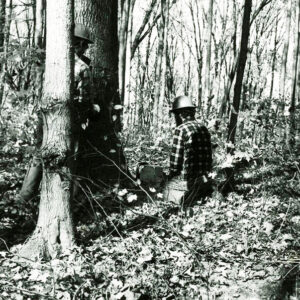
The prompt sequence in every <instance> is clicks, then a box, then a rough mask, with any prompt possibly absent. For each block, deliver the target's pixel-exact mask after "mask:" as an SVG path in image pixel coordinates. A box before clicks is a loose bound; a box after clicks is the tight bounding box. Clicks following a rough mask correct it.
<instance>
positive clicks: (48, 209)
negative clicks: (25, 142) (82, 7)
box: [20, 0, 75, 259]
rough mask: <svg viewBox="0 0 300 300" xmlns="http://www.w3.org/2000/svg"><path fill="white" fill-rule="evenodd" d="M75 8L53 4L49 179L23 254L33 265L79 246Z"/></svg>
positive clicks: (44, 107) (45, 147)
mask: <svg viewBox="0 0 300 300" xmlns="http://www.w3.org/2000/svg"><path fill="white" fill-rule="evenodd" d="M73 13H74V2H73V1H72V0H51V1H48V3H47V42H46V51H47V56H46V66H45V67H46V69H45V85H44V91H43V99H42V101H41V103H40V109H41V111H42V113H43V118H44V122H43V124H44V128H43V129H44V136H43V143H42V147H41V159H42V161H43V179H42V189H41V200H40V206H39V217H38V222H37V226H36V229H35V231H34V233H33V235H32V236H31V238H30V239H29V240H28V242H27V243H26V244H25V245H24V246H23V248H22V249H21V251H20V254H21V256H25V257H29V258H32V259H40V258H45V257H46V258H47V257H49V258H54V257H56V256H57V255H58V254H59V253H66V251H67V250H68V249H70V248H71V247H73V246H74V243H75V238H74V230H73V222H72V214H71V210H70V200H71V195H72V171H71V170H72V168H73V163H74V162H73V159H72V157H74V155H73V154H74V153H73V152H74V145H73V124H72V123H73V117H72V113H71V107H72V105H73V103H72V100H73V83H74V52H73V47H72V40H73V30H74V15H73Z"/></svg>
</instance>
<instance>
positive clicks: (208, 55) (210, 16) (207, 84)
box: [205, 0, 214, 116]
mask: <svg viewBox="0 0 300 300" xmlns="http://www.w3.org/2000/svg"><path fill="white" fill-rule="evenodd" d="M213 3H214V2H213V0H210V1H209V8H208V18H207V23H208V24H207V25H208V28H207V45H206V60H205V100H206V103H207V116H209V114H210V107H211V100H210V99H211V81H210V80H211V78H210V62H211V40H212V28H213Z"/></svg>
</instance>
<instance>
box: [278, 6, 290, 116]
mask: <svg viewBox="0 0 300 300" xmlns="http://www.w3.org/2000/svg"><path fill="white" fill-rule="evenodd" d="M292 3H293V0H290V4H289V5H287V6H286V24H287V25H286V29H285V34H284V36H283V38H284V45H283V53H282V62H281V80H280V91H279V93H280V95H281V97H282V101H283V105H282V113H283V112H284V106H285V85H286V76H287V74H286V73H287V72H286V69H287V59H288V53H289V46H290V32H291V11H292Z"/></svg>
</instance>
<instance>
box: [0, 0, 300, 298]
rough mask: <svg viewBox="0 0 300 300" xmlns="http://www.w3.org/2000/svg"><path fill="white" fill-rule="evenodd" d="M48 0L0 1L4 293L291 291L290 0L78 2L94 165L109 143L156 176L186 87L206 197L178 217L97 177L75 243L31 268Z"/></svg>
mask: <svg viewBox="0 0 300 300" xmlns="http://www.w3.org/2000/svg"><path fill="white" fill-rule="evenodd" d="M57 1H58V0H57ZM47 2H48V3H46V2H45V1H42V0H23V1H21V0H1V4H0V10H1V15H0V51H1V52H0V68H1V73H0V116H1V117H0V127H1V131H0V145H1V148H0V166H1V168H0V197H1V199H0V218H1V219H0V247H1V251H2V252H0V259H1V260H0V261H1V265H0V269H1V271H2V272H1V274H0V282H1V286H0V293H1V296H0V297H3V299H48V298H50V299H200V296H201V297H202V299H299V247H300V246H299V243H300V239H299V233H298V232H299V229H300V213H299V211H300V210H299V208H300V207H299V206H300V204H299V196H300V182H299V179H300V177H299V175H300V170H299V152H300V151H299V150H300V149H299V145H300V143H299V118H300V115H299V105H300V102H299V97H300V65H299V64H300V61H299V57H300V53H299V51H300V50H299V49H300V2H299V1H297V0H287V1H283V0H260V1H258V0H257V1H255V0H253V1H250V0H245V1H242V0H240V1H234V0H232V1H231V0H226V1H223V0H222V1H221V0H214V1H213V0H202V1H200V0H177V1H176V0H166V1H159V0H147V1H138V0H120V1H105V0H98V1H94V2H93V3H91V2H90V1H88V0H76V1H75V9H74V18H75V21H76V22H79V23H84V24H86V25H87V26H89V28H90V29H91V31H92V34H93V37H94V38H95V44H94V45H93V46H92V47H91V49H90V51H89V53H88V55H87V56H89V57H90V58H91V60H92V64H93V66H94V69H93V70H94V73H93V74H94V76H95V78H96V79H97V82H98V85H97V89H98V91H99V94H101V97H100V100H99V101H100V102H99V103H100V108H101V110H102V111H104V116H103V120H104V121H103V122H100V124H98V123H97V124H96V125H95V124H94V125H95V127H94V128H93V123H91V125H90V128H91V131H90V132H89V134H90V136H91V139H92V142H93V143H94V144H96V145H97V148H98V145H99V149H100V150H101V151H102V152H103V153H104V155H105V156H108V160H106V159H104V161H101V164H99V165H101V166H104V167H103V168H100V171H98V173H101V174H104V177H105V174H106V173H105V166H106V164H107V162H109V163H111V162H112V161H116V162H117V163H118V164H119V163H120V161H118V160H117V159H115V158H114V155H115V154H116V153H119V151H123V152H124V154H125V157H126V161H127V164H128V168H129V170H130V171H133V170H134V169H135V167H136V166H137V165H138V163H139V162H142V161H143V162H147V163H150V164H156V165H160V166H163V167H165V168H166V170H167V167H168V157H169V151H170V143H171V137H172V129H173V128H174V120H173V119H172V116H171V115H170V114H169V109H170V106H171V103H172V100H173V98H174V97H175V96H178V95H181V94H186V95H189V96H191V97H192V99H193V100H194V101H195V104H196V105H197V106H198V109H197V117H198V118H199V119H200V120H201V121H202V122H203V123H204V124H205V125H206V126H208V128H209V130H210V132H211V134H212V140H213V143H214V145H215V147H214V167H213V172H212V174H211V176H212V177H213V178H214V180H215V183H216V184H215V192H214V193H213V195H212V197H210V198H208V199H206V200H207V201H206V203H205V204H202V205H200V204H196V205H195V206H193V207H192V208H191V209H189V210H187V211H181V210H180V209H179V208H178V207H176V206H174V205H173V204H171V203H166V202H165V201H164V200H163V199H162V194H161V190H159V188H157V187H151V186H150V187H149V186H148V187H146V188H144V187H140V186H139V185H138V184H137V185H134V183H135V180H134V179H130V180H129V181H130V182H131V183H132V184H131V185H130V184H129V185H128V184H127V185H126V184H122V183H119V184H114V185H113V184H112V185H107V184H103V185H102V184H101V183H99V182H97V181H96V180H94V178H93V180H94V181H93V182H94V183H97V185H96V187H95V186H94V187H93V188H90V187H89V186H88V185H86V186H84V195H85V197H82V199H80V201H77V202H76V203H75V204H74V207H72V214H73V215H74V221H75V228H76V232H75V233H74V236H75V237H76V240H77V244H76V246H75V245H74V246H73V248H72V250H68V251H62V252H57V253H55V255H51V254H50V258H51V259H50V260H49V257H48V259H44V260H42V261H39V262H36V261H35V259H34V258H36V257H34V256H35V254H36V252H35V251H30V249H29V250H28V248H26V246H28V244H29V243H30V239H28V240H26V239H27V238H28V237H30V234H31V233H32V232H33V230H34V228H35V227H36V225H37V215H38V209H39V200H40V196H39V195H37V196H36V197H35V198H34V199H31V200H30V201H22V199H20V198H19V197H18V196H19V191H20V189H21V187H22V183H23V180H24V178H25V175H26V172H27V170H28V169H29V167H30V165H31V160H32V157H33V156H35V155H36V153H37V149H39V147H40V144H41V140H42V138H43V137H42V135H41V124H40V119H39V117H38V113H39V111H40V110H41V109H44V110H45V111H46V110H47V105H46V102H45V100H43V101H44V102H43V101H42V100H41V99H45V94H46V93H45V90H43V88H44V89H45V87H46V91H47V93H50V94H51V88H52V89H53V86H51V84H49V82H48V83H47V84H45V82H44V80H43V77H44V73H45V68H44V66H45V57H47V55H48V57H50V56H51V57H53V59H54V60H55V58H57V61H63V57H62V55H61V51H59V49H61V48H59V47H60V46H58V45H57V44H55V41H54V43H53V46H52V48H51V50H50V48H48V49H47V47H46V40H47V35H46V31H47V30H48V29H49V27H51V28H52V30H53V31H55V30H56V32H57V35H58V36H59V35H60V34H59V31H57V28H56V27H55V26H56V25H55V22H54V21H53V22H48V23H47V22H46V14H48V13H49V14H50V12H49V11H50V10H51V9H52V10H51V13H52V14H55V11H54V8H53V6H51V5H50V2H49V1H47ZM54 2H56V1H54ZM54 2H53V3H54ZM71 2H72V1H70V2H69V1H67V0H61V4H60V5H66V6H67V5H69V4H70V3H71ZM51 3H52V2H51ZM46 4H47V5H46ZM56 4H57V5H58V2H57V3H56ZM58 6H59V5H58ZM70 11H71V10H70ZM246 11H248V13H249V19H248V22H247V20H246V19H247V18H246V17H245V15H246ZM56 14H57V15H59V16H61V14H60V13H59V11H56ZM71 15H72V14H71ZM53 19H55V18H53ZM58 23H59V22H58ZM47 26H48V28H47ZM51 28H50V29H49V30H51ZM47 32H48V31H47ZM247 32H248V34H247ZM58 38H59V37H58ZM70 49H71V48H70ZM70 51H71V50H70ZM50 52H51V53H50ZM53 70H54V71H53V72H56V71H57V70H56V69H53ZM46 77H47V74H46ZM64 84H65V83H62V85H64ZM66 84H67V83H66ZM49 91H50V92H49ZM115 95H117V97H115ZM88 130H90V129H88ZM113 134H115V136H114V138H112V142H110V143H109V144H108V146H105V147H104V148H101V146H100V145H102V144H104V141H107V140H110V136H112V135H113ZM120 149H121V150H120ZM100 150H99V151H100ZM96 152H97V151H95V153H94V154H95V156H96ZM97 153H98V152H97ZM44 157H45V156H44ZM97 163H98V161H97ZM59 168H60V167H59ZM118 168H119V169H121V170H122V166H121V164H120V165H119V167H118ZM46 171H47V170H46ZM46 171H45V172H46ZM98 173H97V174H93V175H95V176H98V175H99V174H98ZM233 179H234V180H233ZM70 182H71V181H70ZM228 182H229V183H230V189H228V188H224V186H226V184H224V183H228ZM70 184H71V183H70ZM42 185H43V184H42ZM227 187H228V186H227ZM221 192H222V193H221ZM41 194H43V188H42V191H41ZM42 197H43V196H41V198H42ZM47 214H48V215H49V216H50V213H49V212H47V211H46V216H47ZM24 249H25V250H24ZM20 253H21V254H20ZM24 253H25V254H26V255H24ZM28 254H30V255H28ZM21 256H22V257H23V260H22V261H21V260H20V257H21ZM24 256H26V260H24ZM43 258H45V257H43Z"/></svg>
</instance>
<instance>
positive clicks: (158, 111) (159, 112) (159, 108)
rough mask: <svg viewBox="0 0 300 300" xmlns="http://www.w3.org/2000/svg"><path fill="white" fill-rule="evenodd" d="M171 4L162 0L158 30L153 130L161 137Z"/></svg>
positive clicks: (155, 134)
mask: <svg viewBox="0 0 300 300" xmlns="http://www.w3.org/2000/svg"><path fill="white" fill-rule="evenodd" d="M168 11H169V2H168V1H164V0H161V21H160V24H159V26H158V28H157V30H158V49H157V57H156V68H155V86H154V108H153V128H154V136H159V135H160V127H161V125H162V116H163V99H164V91H165V78H164V77H165V71H166V66H165V64H166V57H165V56H166V50H165V49H166V38H167V26H168V13H169V12H168Z"/></svg>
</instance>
